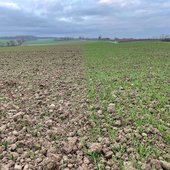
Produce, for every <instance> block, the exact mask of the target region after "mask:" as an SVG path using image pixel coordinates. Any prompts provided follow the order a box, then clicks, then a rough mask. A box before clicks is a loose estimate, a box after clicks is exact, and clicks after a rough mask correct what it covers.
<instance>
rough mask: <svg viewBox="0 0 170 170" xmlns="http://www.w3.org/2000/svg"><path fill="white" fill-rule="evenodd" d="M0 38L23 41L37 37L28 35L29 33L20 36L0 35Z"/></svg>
mask: <svg viewBox="0 0 170 170" xmlns="http://www.w3.org/2000/svg"><path fill="white" fill-rule="evenodd" d="M0 39H1V40H25V41H30V40H31V41H32V40H37V39H38V37H36V36H30V35H20V36H6V37H0Z"/></svg>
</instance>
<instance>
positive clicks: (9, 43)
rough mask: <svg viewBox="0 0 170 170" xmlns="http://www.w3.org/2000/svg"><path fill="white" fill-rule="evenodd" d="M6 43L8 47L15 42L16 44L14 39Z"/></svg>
mask: <svg viewBox="0 0 170 170" xmlns="http://www.w3.org/2000/svg"><path fill="white" fill-rule="evenodd" d="M6 45H7V46H8V47H12V46H16V45H17V44H16V42H15V41H13V40H11V41H8V42H7V43H6Z"/></svg>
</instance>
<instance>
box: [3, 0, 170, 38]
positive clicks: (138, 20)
mask: <svg viewBox="0 0 170 170" xmlns="http://www.w3.org/2000/svg"><path fill="white" fill-rule="evenodd" d="M161 34H170V0H0V36H7V35H9V36H10V35H38V36H88V37H96V36H99V35H102V36H103V37H104V36H105V37H153V36H159V35H161Z"/></svg>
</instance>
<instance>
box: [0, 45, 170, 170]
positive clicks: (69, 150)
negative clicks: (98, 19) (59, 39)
mask: <svg viewBox="0 0 170 170" xmlns="http://www.w3.org/2000/svg"><path fill="white" fill-rule="evenodd" d="M169 78H170V44H169V43H163V42H131V43H120V44H113V43H110V42H82V43H69V44H65V45H64V44H63V45H61V44H60V45H52V46H47V45H46V46H19V47H5V48H0V160H1V161H0V163H1V168H2V169H3V168H4V169H5V168H6V169H7V168H8V169H10V170H13V169H24V170H27V169H34V170H37V169H44V170H55V169H56V170H57V169H65V170H72V169H73V170H74V169H75V170H76V169H80V170H89V169H91V170H93V169H96V170H105V169H107V170H109V169H112V170H123V169H125V170H135V169H136V170H138V169H139V170H151V169H156V170H160V169H167V168H168V166H169V163H168V162H170V156H169V155H170V114H169V113H170V93H169V92H170V79H169Z"/></svg>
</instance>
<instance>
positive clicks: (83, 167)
mask: <svg viewBox="0 0 170 170" xmlns="http://www.w3.org/2000/svg"><path fill="white" fill-rule="evenodd" d="M79 170H88V168H87V166H86V164H85V163H83V164H82V166H80V167H79Z"/></svg>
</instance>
